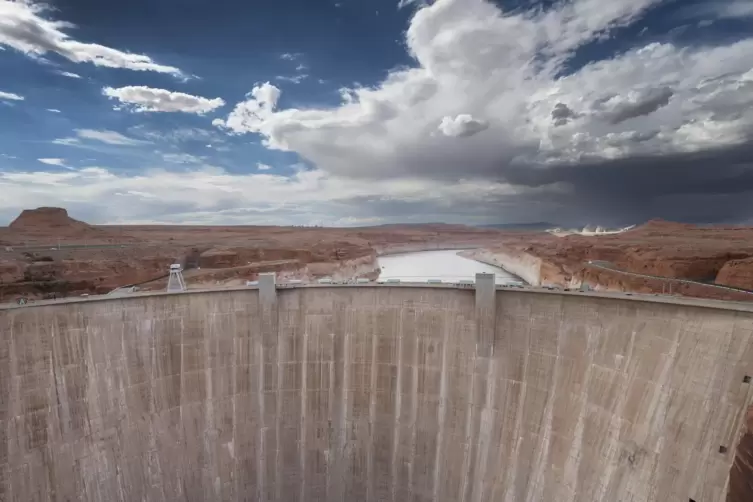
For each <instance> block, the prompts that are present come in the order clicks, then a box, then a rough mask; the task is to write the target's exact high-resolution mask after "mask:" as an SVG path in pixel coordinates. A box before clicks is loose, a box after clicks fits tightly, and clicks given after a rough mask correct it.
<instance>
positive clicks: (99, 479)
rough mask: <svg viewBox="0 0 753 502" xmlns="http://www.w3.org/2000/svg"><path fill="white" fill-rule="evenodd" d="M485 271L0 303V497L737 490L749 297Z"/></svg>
mask: <svg viewBox="0 0 753 502" xmlns="http://www.w3.org/2000/svg"><path fill="white" fill-rule="evenodd" d="M262 282H263V281H262ZM492 285H493V283H489V282H486V281H484V280H481V281H479V283H478V285H477V290H476V291H474V289H473V288H470V289H463V288H453V287H411V286H407V285H397V286H384V285H369V286H327V287H319V286H314V287H299V288H290V289H275V288H274V287H271V288H270V287H269V284H268V283H263V284H262V286H261V288H262V289H261V290H249V289H239V290H234V291H214V292H198V293H182V294H174V295H166V294H158V295H144V296H138V295H137V296H133V297H120V298H114V299H106V300H96V301H95V300H90V301H73V302H63V303H58V304H51V305H39V306H28V307H17V308H8V309H4V310H0V335H1V336H0V359H1V360H0V386H1V388H0V396H2V401H1V403H2V406H0V432H1V433H2V437H1V438H0V500H8V501H64V500H65V501H67V500H81V501H113V500H118V501H137V500H138V501H165V502H167V501H205V500H207V501H209V500H223V501H224V500H227V501H247V500H249V501H250V500H259V501H280V502H283V501H284V502H291V501H300V502H304V501H306V502H319V501H337V502H346V501H347V502H350V501H353V502H355V501H391V502H403V501H416V502H419V501H425V502H429V501H447V502H459V501H463V502H480V501H500V502H502V501H504V502H532V501H541V502H592V501H604V502H615V501H617V502H620V501H621V502H642V501H657V502H665V501H667V502H688V501H690V500H693V501H696V502H712V501H713V502H722V501H724V500H725V498H726V496H727V486H728V484H729V479H730V469H731V467H732V465H733V460H734V458H735V449H736V445H737V443H738V442H739V440H740V438H741V436H742V434H743V432H744V419H745V412H746V409H747V408H748V406H749V405H750V403H751V388H750V387H751V384H750V383H749V382H748V380H750V379H749V378H746V377H747V376H750V375H753V344H752V340H751V337H752V336H753V322H751V321H753V313H751V312H750V307H749V306H748V307H744V306H740V307H738V306H735V305H734V304H722V303H714V302H700V301H695V302H694V301H691V300H685V301H682V302H675V301H669V300H666V301H644V300H640V299H637V298H635V297H630V298H627V297H620V298H617V297H608V296H607V295H599V294H580V293H563V292H548V291H540V292H539V291H526V290H497V291H495V290H494V288H493V287H492ZM733 472H734V469H733ZM738 481H740V479H739V476H738ZM742 481H745V480H742ZM741 486H742V487H743V488H742V489H743V490H744V488H745V483H744V482H743V483H742V484H741ZM739 500H749V499H744V498H740V499H739Z"/></svg>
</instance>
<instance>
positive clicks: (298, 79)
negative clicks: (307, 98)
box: [275, 73, 308, 84]
mask: <svg viewBox="0 0 753 502" xmlns="http://www.w3.org/2000/svg"><path fill="white" fill-rule="evenodd" d="M307 78H308V75H306V74H305V73H304V74H302V75H295V76H292V77H285V76H282V75H278V76H276V77H275V80H280V81H282V82H290V83H292V84H300V83H301V82H303V81H304V80H306V79H307Z"/></svg>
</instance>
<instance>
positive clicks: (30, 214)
mask: <svg viewBox="0 0 753 502" xmlns="http://www.w3.org/2000/svg"><path fill="white" fill-rule="evenodd" d="M10 228H11V229H12V230H22V231H29V230H48V231H49V230H76V231H87V230H88V231H92V232H97V231H98V230H97V229H95V228H94V227H92V226H91V225H89V224H88V223H84V222H83V221H79V220H75V219H73V218H71V217H70V216H68V211H66V210H65V209H63V208H62V207H38V208H37V209H24V210H23V211H22V212H21V214H20V215H18V218H16V219H15V220H13V221H12V222H11V224H10Z"/></svg>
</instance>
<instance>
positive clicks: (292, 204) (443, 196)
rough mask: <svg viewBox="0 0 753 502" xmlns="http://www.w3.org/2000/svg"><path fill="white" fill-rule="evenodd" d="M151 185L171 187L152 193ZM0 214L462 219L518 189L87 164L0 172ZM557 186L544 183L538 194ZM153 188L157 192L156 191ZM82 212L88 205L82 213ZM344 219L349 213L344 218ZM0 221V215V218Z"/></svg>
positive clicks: (98, 218) (94, 218) (222, 219)
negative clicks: (50, 208)
mask: <svg viewBox="0 0 753 502" xmlns="http://www.w3.org/2000/svg"><path fill="white" fill-rule="evenodd" d="M155 187H170V188H171V189H170V190H160V191H159V192H155V190H156V188H155ZM0 190H2V191H3V193H4V194H7V196H5V197H2V198H0V215H2V216H4V217H6V218H7V219H10V218H12V217H13V216H14V215H15V214H16V213H17V212H18V211H20V210H21V209H23V208H26V207H30V206H34V205H41V204H43V203H44V204H47V205H56V206H57V205H60V206H66V205H68V203H69V202H70V201H76V205H77V207H80V208H85V210H81V211H79V213H80V214H81V216H82V218H84V219H85V220H89V221H91V222H93V223H97V222H108V221H119V222H133V223H135V222H165V223H169V222H179V223H196V224H201V223H204V224H211V223H266V224H285V223H296V224H305V223H312V222H317V223H322V224H329V225H332V224H359V223H361V222H363V221H369V219H372V221H383V220H384V221H395V220H396V219H399V220H406V219H410V218H406V217H405V216H404V215H398V216H395V215H393V216H389V215H385V214H375V213H380V212H381V211H382V209H383V208H395V207H400V206H402V207H408V206H409V207H410V208H412V209H414V210H417V209H419V208H423V211H413V212H412V213H411V214H413V215H414V218H417V221H427V220H432V219H435V218H437V217H443V218H445V217H446V218H453V217H454V218H456V219H457V218H464V217H465V216H466V215H457V211H456V209H455V205H456V204H459V203H471V204H479V205H485V204H487V203H488V201H489V200H493V199H496V198H497V197H499V196H501V195H504V194H515V193H517V191H518V189H517V188H515V187H511V186H509V185H505V184H501V183H489V182H488V181H487V180H480V181H474V180H466V181H463V182H460V183H443V182H428V183H427V182H426V181H423V180H415V179H403V180H392V181H389V180H383V181H358V180H352V179H346V178H341V177H336V176H331V175H328V174H326V173H324V172H323V171H321V170H311V171H305V170H299V171H297V172H296V173H295V174H294V175H293V176H291V177H286V176H281V175H276V174H267V173H253V174H231V173H229V172H227V171H224V170H222V169H220V168H217V167H212V166H203V167H202V168H201V169H198V170H194V171H184V170H181V171H178V172H173V171H166V170H164V169H150V170H147V171H143V172H140V173H139V174H136V175H126V174H124V172H122V171H117V172H115V171H111V170H108V169H106V168H102V167H87V168H83V169H79V170H77V171H70V172H43V171H34V172H0ZM557 190H559V188H558V187H548V188H547V190H546V191H544V190H538V192H539V193H541V194H542V196H543V195H545V192H546V193H552V191H557ZM157 193H158V196H156V195H157ZM87 211H88V212H87ZM348 218H350V219H351V220H350V221H348ZM0 223H2V222H0Z"/></svg>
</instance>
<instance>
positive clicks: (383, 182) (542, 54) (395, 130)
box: [0, 0, 753, 225]
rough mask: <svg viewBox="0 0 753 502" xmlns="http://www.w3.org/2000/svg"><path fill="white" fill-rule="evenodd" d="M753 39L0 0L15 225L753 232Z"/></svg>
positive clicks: (4, 178) (383, 5)
mask: <svg viewBox="0 0 753 502" xmlns="http://www.w3.org/2000/svg"><path fill="white" fill-rule="evenodd" d="M752 27H753V3H751V2H748V1H741V0H729V1H686V0H682V1H679V0H676V1H669V0H663V1H662V0H633V1H631V2H625V1H624V0H569V1H565V2H551V1H515V2H507V1H505V2H497V3H490V2H487V1H484V0H436V1H434V2H429V3H424V2H420V1H414V2H410V1H406V0H403V1H402V2H399V3H398V2H396V1H393V0H389V1H384V0H358V1H356V0H336V1H331V0H318V1H311V0H308V1H306V0H296V1H292V0H285V1H278V2H269V3H268V5H264V6H260V5H259V4H258V3H255V2H241V1H229V0H220V1H214V2H207V1H205V0H201V1H200V0H135V1H131V2H126V3H122V2H121V3H117V2H116V3H108V2H104V3H103V2H98V1H94V0H75V1H74V0H58V1H52V2H49V3H46V4H45V3H40V2H33V1H23V2H17V1H8V0H0V224H6V223H7V222H9V221H10V220H11V219H12V218H13V217H14V216H15V215H16V214H17V213H18V212H20V210H21V209H23V208H28V207H36V206H42V205H55V206H64V207H66V208H68V209H69V211H70V212H71V214H72V215H73V216H75V217H78V218H81V219H84V220H86V221H90V222H93V223H139V222H148V223H153V222H158V223H162V222H164V223H196V224H325V225H362V224H380V223H389V222H422V221H446V222H453V223H455V222H458V223H471V224H480V223H499V222H525V221H542V220H546V221H555V222H557V223H574V224H575V223H578V224H579V223H586V222H588V223H591V222H593V223H603V224H622V223H633V222H635V221H640V220H641V219H646V218H650V217H655V216H660V217H666V218H671V219H678V220H686V221H703V222H715V221H747V220H749V219H750V218H751V217H752V216H753V203H751V202H749V201H750V200H753V199H751V197H750V195H751V194H750V191H753V175H751V174H749V173H751V172H753V171H752V170H751V169H750V166H749V164H747V163H746V162H748V161H745V159H746V158H750V157H749V156H748V155H747V154H748V153H749V152H750V146H751V143H750V140H751V138H752V137H753V106H751V105H753V34H752V31H753V30H751V28H752ZM711 165H713V166H715V167H714V168H710V167H709V166H711Z"/></svg>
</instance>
